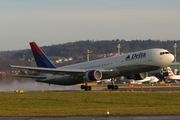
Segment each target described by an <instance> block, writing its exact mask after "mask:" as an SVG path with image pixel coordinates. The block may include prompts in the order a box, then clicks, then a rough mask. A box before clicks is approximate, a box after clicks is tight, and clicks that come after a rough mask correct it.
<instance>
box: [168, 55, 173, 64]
mask: <svg viewBox="0 0 180 120" xmlns="http://www.w3.org/2000/svg"><path fill="white" fill-rule="evenodd" d="M168 59H169V61H170V62H171V63H172V62H173V61H174V55H173V54H171V55H170V57H169V58H168Z"/></svg>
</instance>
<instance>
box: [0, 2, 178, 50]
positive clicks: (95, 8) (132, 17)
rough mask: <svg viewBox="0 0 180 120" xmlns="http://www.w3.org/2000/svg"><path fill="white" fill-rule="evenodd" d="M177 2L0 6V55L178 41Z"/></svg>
mask: <svg viewBox="0 0 180 120" xmlns="http://www.w3.org/2000/svg"><path fill="white" fill-rule="evenodd" d="M179 6H180V0H0V51H6V50H22V49H29V48H30V47H29V42H31V41H35V42H36V43H37V44H38V45H39V46H50V45H55V44H63V43H67V42H75V41H80V40H113V39H120V40H121V39H124V40H136V39H137V40H148V39H152V40H180V7H179Z"/></svg>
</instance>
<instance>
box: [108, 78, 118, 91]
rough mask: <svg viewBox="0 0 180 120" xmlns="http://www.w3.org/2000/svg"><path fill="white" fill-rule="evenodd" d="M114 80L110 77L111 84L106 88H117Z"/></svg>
mask: <svg viewBox="0 0 180 120" xmlns="http://www.w3.org/2000/svg"><path fill="white" fill-rule="evenodd" d="M114 81H115V79H114V78H112V79H111V83H112V84H111V85H108V86H107V88H108V89H109V90H110V89H112V90H117V89H118V85H114Z"/></svg>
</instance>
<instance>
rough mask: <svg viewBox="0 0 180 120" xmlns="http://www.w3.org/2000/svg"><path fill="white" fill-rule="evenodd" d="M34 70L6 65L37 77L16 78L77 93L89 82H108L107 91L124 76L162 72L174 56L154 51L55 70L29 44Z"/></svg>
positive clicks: (33, 46) (140, 76)
mask: <svg viewBox="0 0 180 120" xmlns="http://www.w3.org/2000/svg"><path fill="white" fill-rule="evenodd" d="M30 46H31V49H32V53H33V55H34V58H35V61H36V64H37V67H30V66H18V65H10V67H12V68H18V69H27V70H31V71H36V72H38V73H39V75H38V76H30V75H27V76H26V75H17V76H16V77H28V78H35V80H36V81H37V82H44V83H48V84H58V85H75V84H80V83H82V84H83V85H81V89H84V90H91V86H88V83H89V82H94V81H99V80H102V81H103V80H104V79H111V85H108V86H107V87H108V89H112V90H114V89H118V86H117V85H114V79H115V78H116V77H119V76H125V77H127V78H131V79H134V80H141V79H144V78H146V77H147V72H149V71H153V70H157V69H159V68H164V67H166V66H167V65H169V64H170V63H172V62H173V60H174V56H173V55H172V54H171V53H170V52H169V51H168V50H166V49H161V48H154V49H148V50H142V51H137V52H132V53H128V54H123V55H117V56H113V57H107V58H103V59H97V60H92V61H88V62H82V63H77V64H72V65H67V66H62V67H56V66H55V65H53V63H52V62H51V61H50V60H49V59H48V57H47V56H46V55H45V54H44V52H43V51H42V50H41V49H40V48H39V47H38V46H37V45H36V43H35V42H30Z"/></svg>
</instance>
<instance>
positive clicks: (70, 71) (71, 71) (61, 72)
mask: <svg viewBox="0 0 180 120" xmlns="http://www.w3.org/2000/svg"><path fill="white" fill-rule="evenodd" d="M9 67H12V68H18V69H27V70H31V71H36V72H43V73H50V74H54V75H65V74H68V75H81V74H85V73H86V72H87V71H88V70H86V69H62V68H41V67H28V66H17V65H10V66H9ZM100 71H101V72H102V73H103V74H108V73H111V72H113V70H100Z"/></svg>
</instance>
